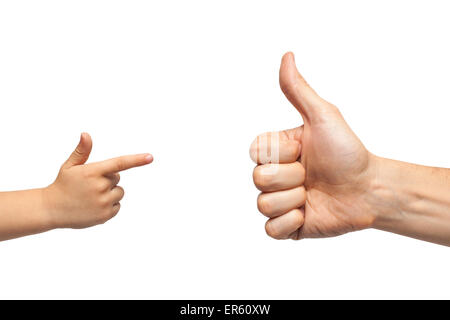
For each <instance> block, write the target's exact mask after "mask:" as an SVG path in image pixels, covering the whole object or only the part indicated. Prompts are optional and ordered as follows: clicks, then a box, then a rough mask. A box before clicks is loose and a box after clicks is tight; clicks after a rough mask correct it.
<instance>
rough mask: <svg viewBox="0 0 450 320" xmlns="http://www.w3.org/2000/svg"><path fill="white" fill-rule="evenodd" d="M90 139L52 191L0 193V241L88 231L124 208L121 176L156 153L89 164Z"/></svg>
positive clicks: (83, 139)
mask: <svg viewBox="0 0 450 320" xmlns="http://www.w3.org/2000/svg"><path fill="white" fill-rule="evenodd" d="M91 150H92V139H91V137H90V136H89V134H87V133H82V134H81V138H80V142H79V144H78V146H77V147H76V149H75V151H74V152H73V153H72V154H71V156H70V157H69V159H67V161H66V162H65V163H64V164H63V165H62V166H61V169H60V170H59V173H58V177H57V178H56V180H55V181H54V182H53V183H52V184H51V185H50V186H48V187H46V188H41V189H33V190H23V191H13V192H1V193H0V205H1V208H2V209H1V211H0V241H2V240H8V239H12V238H17V237H22V236H26V235H30V234H36V233H40V232H44V231H48V230H52V229H56V228H76V229H79V228H87V227H91V226H94V225H97V224H101V223H104V222H106V221H108V220H109V219H111V218H112V217H114V216H115V215H116V214H117V213H118V212H119V210H120V200H122V198H123V196H124V190H123V188H122V187H120V186H118V185H117V184H118V183H119V180H120V175H119V172H120V171H123V170H128V169H130V168H134V167H139V166H143V165H146V164H149V163H151V162H152V161H153V157H152V155H150V154H148V153H145V154H137V155H127V156H122V157H118V158H114V159H110V160H105V161H101V162H96V163H90V164H86V161H87V160H88V158H89V154H90V152H91Z"/></svg>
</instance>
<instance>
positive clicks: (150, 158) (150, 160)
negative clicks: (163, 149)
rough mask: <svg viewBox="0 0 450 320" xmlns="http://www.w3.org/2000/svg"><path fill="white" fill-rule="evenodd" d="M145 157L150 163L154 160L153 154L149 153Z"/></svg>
mask: <svg viewBox="0 0 450 320" xmlns="http://www.w3.org/2000/svg"><path fill="white" fill-rule="evenodd" d="M144 159H145V162H147V163H150V162H152V161H153V156H152V155H151V154H147V155H146V156H145V158H144Z"/></svg>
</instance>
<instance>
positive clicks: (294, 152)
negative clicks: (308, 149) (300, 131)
mask: <svg viewBox="0 0 450 320" xmlns="http://www.w3.org/2000/svg"><path fill="white" fill-rule="evenodd" d="M285 148H286V152H287V154H288V155H289V157H292V159H294V158H297V157H298V151H299V144H298V142H297V141H291V142H289V143H288V144H286V146H285Z"/></svg>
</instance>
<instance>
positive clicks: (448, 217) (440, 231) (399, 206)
mask: <svg viewBox="0 0 450 320" xmlns="http://www.w3.org/2000/svg"><path fill="white" fill-rule="evenodd" d="M375 163H376V165H375V169H376V171H375V175H374V176H375V179H374V182H373V197H372V198H371V200H370V201H371V202H372V207H373V208H375V209H374V212H375V216H376V218H375V221H374V225H373V227H374V228H376V229H380V230H385V231H390V232H394V233H397V234H401V235H405V236H409V237H413V238H417V239H421V240H425V241H430V242H434V243H439V244H443V245H447V246H450V169H444V168H433V167H425V166H419V165H414V164H410V163H405V162H400V161H394V160H389V159H383V158H376V159H375Z"/></svg>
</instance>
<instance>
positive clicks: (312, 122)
mask: <svg viewBox="0 0 450 320" xmlns="http://www.w3.org/2000/svg"><path fill="white" fill-rule="evenodd" d="M280 86H281V89H282V91H283V92H284V94H285V96H286V97H287V99H288V100H289V101H290V102H291V103H292V105H293V106H294V107H295V108H296V109H297V110H298V111H299V112H300V115H301V117H302V118H303V123H304V125H302V126H300V127H297V128H294V129H289V130H284V131H280V132H272V133H265V134H262V135H260V136H258V137H257V138H256V139H255V141H254V142H253V143H252V146H251V147H250V156H251V158H252V159H253V160H254V161H255V162H256V163H257V164H258V166H257V167H256V168H255V170H254V172H253V179H254V182H255V185H256V187H257V188H258V189H259V190H261V191H262V193H261V194H260V195H259V196H258V200H257V203H258V209H259V210H260V211H261V212H262V213H263V214H264V215H266V216H267V217H268V218H269V219H268V221H267V223H266V232H267V233H268V235H269V236H271V237H273V238H275V239H288V238H290V239H295V240H299V239H302V238H321V237H332V236H338V235H341V234H344V233H347V232H351V231H356V230H362V229H367V228H376V229H380V230H385V231H390V232H394V233H398V234H401V235H405V236H409V237H414V238H417V239H422V240H426V241H430V242H434V243H438V244H443V245H447V246H448V245H450V170H449V169H444V168H431V167H425V166H419V165H414V164H409V163H405V162H400V161H394V160H389V159H384V158H381V157H377V156H375V155H373V154H371V153H370V152H369V151H368V150H367V149H366V148H365V147H364V145H363V144H362V143H361V141H360V140H359V139H358V137H357V136H356V135H355V133H354V132H353V131H352V130H351V129H350V127H349V126H348V124H347V123H346V122H345V120H344V118H343V117H342V115H341V113H340V112H339V110H338V109H337V108H336V107H335V106H334V105H332V104H331V103H329V102H327V101H325V100H324V99H322V98H321V97H320V96H318V95H317V93H316V92H315V91H314V90H313V89H312V88H311V87H310V86H309V85H308V84H307V82H306V81H305V80H304V79H303V77H302V76H301V75H300V73H299V72H298V71H297V68H296V66H295V61H294V55H293V54H292V53H287V54H285V55H284V56H283V59H282V62H281V67H280Z"/></svg>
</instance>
